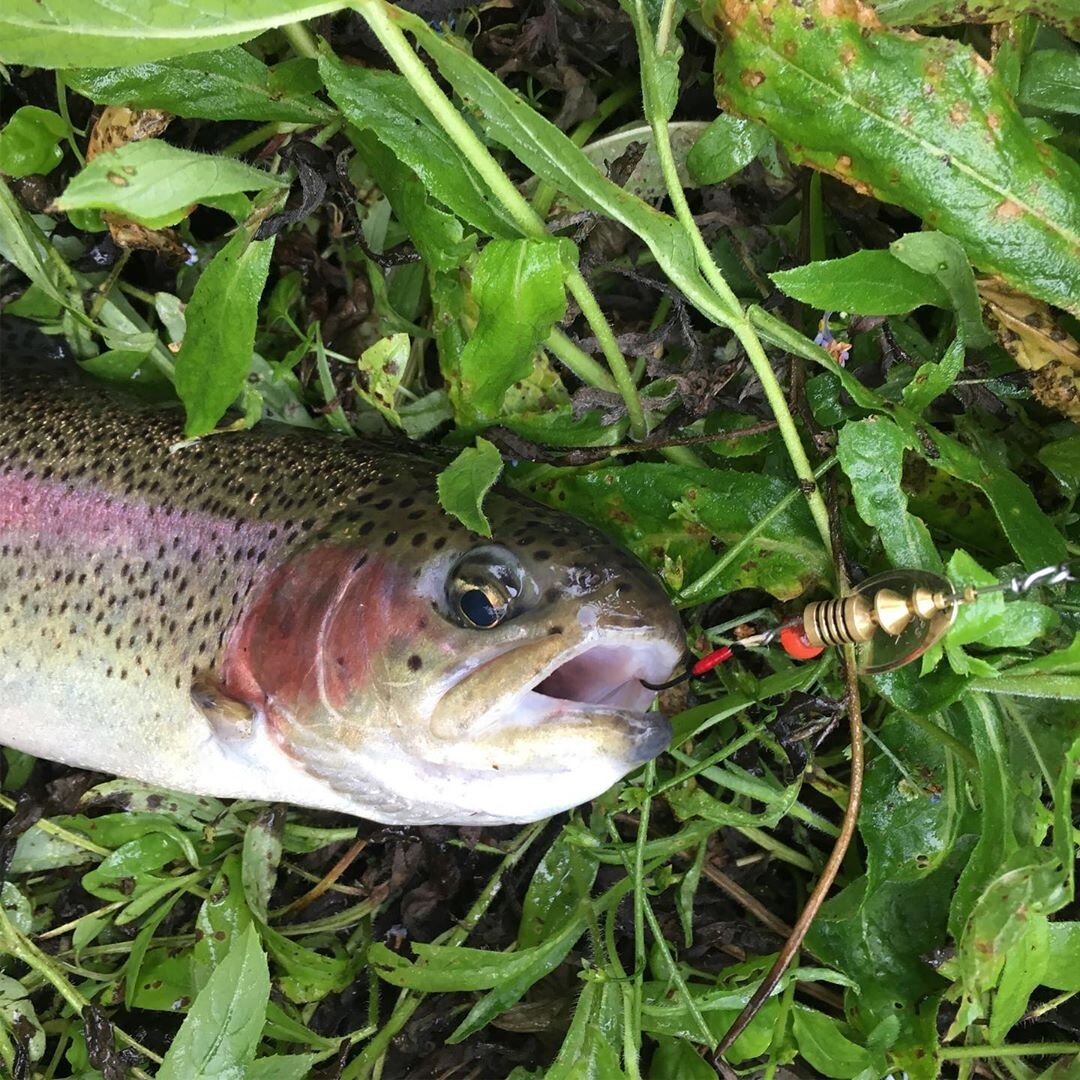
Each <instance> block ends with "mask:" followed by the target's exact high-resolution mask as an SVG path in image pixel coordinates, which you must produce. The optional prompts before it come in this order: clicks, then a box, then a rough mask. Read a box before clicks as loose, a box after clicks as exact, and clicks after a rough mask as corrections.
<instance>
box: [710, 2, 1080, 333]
mask: <svg viewBox="0 0 1080 1080" xmlns="http://www.w3.org/2000/svg"><path fill="white" fill-rule="evenodd" d="M708 11H709V12H710V13H711V18H712V19H713V20H714V21H715V22H716V23H717V24H718V25H719V26H720V27H721V28H722V30H723V32H724V34H725V35H726V38H727V40H726V42H725V44H724V45H723V47H722V50H721V52H720V55H719V57H718V60H717V68H716V76H717V85H716V89H717V97H718V100H719V102H720V105H721V107H722V108H723V109H724V110H725V111H728V110H734V111H737V112H739V113H742V114H744V115H746V116H749V117H750V118H752V119H755V120H758V121H760V122H761V123H764V124H766V125H767V126H768V127H769V130H770V131H771V132H772V133H773V134H774V135H775V136H777V138H779V139H780V140H781V141H782V142H783V143H784V146H785V148H786V149H787V151H788V153H789V154H790V155H791V156H792V157H793V159H794V160H796V161H798V162H801V163H806V164H808V165H812V166H814V167H815V168H818V169H821V170H823V171H825V172H828V173H831V174H833V175H834V176H837V177H839V178H840V179H841V180H844V181H845V182H846V183H849V184H851V185H852V186H853V187H854V188H855V189H856V190H857V191H860V192H862V193H864V194H867V195H873V196H874V197H876V198H878V199H880V200H882V201H884V202H892V203H899V204H900V205H901V206H904V207H906V208H907V209H908V210H911V211H912V212H914V213H916V214H918V215H919V216H920V217H922V218H923V220H924V221H925V222H926V223H927V224H928V225H929V226H931V227H933V228H935V229H940V230H941V231H942V232H944V233H947V234H949V235H950V236H953V237H955V238H956V239H957V240H959V241H960V242H961V244H963V246H964V249H965V251H966V252H967V254H968V257H969V258H970V259H971V261H972V262H973V263H974V264H975V265H976V266H977V267H979V268H980V269H982V270H985V271H990V272H993V273H997V274H1000V275H1001V276H1002V277H1004V278H1005V279H1006V280H1007V281H1008V282H1009V283H1010V284H1012V285H1014V286H1016V287H1018V288H1021V289H1023V290H1024V291H1026V292H1029V293H1030V294H1032V295H1034V296H1038V297H1040V298H1041V299H1043V300H1046V301H1048V302H1050V303H1053V304H1057V305H1058V306H1060V307H1064V308H1066V309H1067V310H1069V311H1072V312H1074V313H1080V300H1078V297H1080V201H1078V200H1077V199H1076V198H1075V196H1074V194H1073V193H1075V191H1076V190H1077V189H1078V187H1080V165H1078V164H1077V163H1076V162H1074V161H1073V160H1072V159H1071V158H1069V157H1067V156H1066V155H1065V154H1064V153H1062V152H1061V151H1059V150H1056V149H1054V148H1053V147H1051V146H1049V145H1047V144H1046V143H1043V142H1041V141H1040V140H1038V139H1037V138H1035V136H1033V135H1032V133H1031V132H1030V130H1029V129H1028V127H1027V125H1026V124H1025V123H1024V120H1023V117H1022V116H1021V115H1020V113H1019V112H1018V110H1017V108H1016V106H1015V104H1014V103H1013V101H1012V99H1011V98H1010V96H1009V95H1008V93H1007V92H1006V91H1005V89H1004V88H1003V86H1002V85H1001V83H1000V82H999V81H998V79H997V77H996V76H995V75H994V73H993V71H992V70H991V68H990V67H989V65H988V64H986V62H985V61H983V60H982V59H981V58H980V57H979V56H978V54H977V53H976V52H975V51H974V50H973V49H971V48H969V47H968V46H965V45H963V44H961V43H960V42H958V41H954V40H950V39H946V38H933V39H931V38H920V37H918V36H916V35H913V34H899V33H893V32H890V31H888V30H885V29H884V28H883V27H881V26H880V24H879V23H878V20H877V18H876V16H875V15H874V12H873V10H872V9H871V8H870V7H868V6H865V5H863V4H860V3H859V2H858V0H841V2H839V3H833V2H830V3H825V2H823V0H807V2H806V3H803V4H800V5H799V6H798V7H796V6H793V5H786V4H780V5H774V4H772V3H767V2H765V0H753V2H749V3H748V2H745V0H711V2H710V4H709V5H708Z"/></svg>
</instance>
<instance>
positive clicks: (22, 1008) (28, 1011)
mask: <svg viewBox="0 0 1080 1080" xmlns="http://www.w3.org/2000/svg"><path fill="white" fill-rule="evenodd" d="M5 1034H6V1035H9V1036H10V1035H14V1036H16V1037H17V1038H18V1040H19V1042H20V1043H21V1044H22V1045H24V1046H25V1047H26V1054H27V1057H29V1059H30V1061H31V1062H36V1061H40V1060H41V1058H42V1056H43V1055H44V1053H45V1032H44V1030H43V1029H42V1027H41V1022H40V1021H39V1020H38V1016H37V1011H36V1010H35V1008H34V1003H33V1002H32V1001H31V1000H30V991H29V990H27V989H26V987H24V986H23V984H22V983H21V982H19V981H17V980H16V979H13V978H11V977H10V976H8V975H0V1040H3V1037H4V1035H5Z"/></svg>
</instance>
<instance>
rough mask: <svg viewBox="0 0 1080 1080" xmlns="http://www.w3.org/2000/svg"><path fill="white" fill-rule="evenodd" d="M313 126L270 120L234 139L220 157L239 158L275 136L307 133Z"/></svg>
mask: <svg viewBox="0 0 1080 1080" xmlns="http://www.w3.org/2000/svg"><path fill="white" fill-rule="evenodd" d="M314 126H315V125H314V124H293V123H289V122H288V121H285V120H270V121H269V122H267V123H265V124H260V125H259V127H257V128H256V129H255V130H254V131H249V132H248V133H247V134H246V135H241V136H240V138H238V139H234V140H233V141H232V142H231V143H229V145H228V146H226V147H225V149H224V150H222V151H221V156H222V157H239V156H240V155H241V154H246V153H247V152H248V151H249V150H251V149H253V148H254V147H256V146H258V145H260V144H261V143H264V142H267V141H268V140H269V139H272V138H273V137H274V136H275V135H288V134H290V133H291V132H294V131H307V130H308V129H309V128H312V127H314Z"/></svg>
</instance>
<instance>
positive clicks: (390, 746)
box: [0, 359, 683, 824]
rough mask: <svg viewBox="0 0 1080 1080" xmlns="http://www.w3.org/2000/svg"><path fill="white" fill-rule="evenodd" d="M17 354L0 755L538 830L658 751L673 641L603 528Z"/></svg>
mask: <svg viewBox="0 0 1080 1080" xmlns="http://www.w3.org/2000/svg"><path fill="white" fill-rule="evenodd" d="M182 428H183V423H182V415H180V414H178V412H177V411H176V410H175V409H172V408H161V407H156V406H150V405H146V404H138V403H132V402H129V401H127V400H126V399H123V398H120V397H117V396H116V395H114V393H113V392H112V391H108V390H105V389H102V388H100V387H98V386H96V385H93V384H90V383H88V382H84V381H80V380H71V379H63V380H60V381H58V380H57V379H56V377H55V373H51V374H49V373H37V374H35V373H34V372H32V371H28V370H27V369H26V368H25V366H22V365H16V364H14V363H12V362H5V361H3V360H2V359H0V743H3V744H4V745H7V746H10V747H13V748H16V749H20V750H24V751H27V752H29V753H32V754H34V755H37V756H39V757H45V758H49V759H52V760H56V761H61V762H64V763H67V764H70V765H74V766H79V767H84V768H90V769H96V770H100V771H104V772H109V773H115V774H117V775H120V776H126V777H129V778H133V779H137V780H141V781H145V782H148V783H151V784H155V785H160V786H163V787H168V788H172V789H175V790H180V791H188V792H194V793H201V794H209V795H215V796H219V797H244V798H258V799H270V800H284V801H289V802H293V803H296V804H299V805H305V806H312V807H323V808H328V809H336V810H344V811H348V812H351V813H354V814H357V815H360V816H363V817H367V818H371V819H374V820H377V821H384V822H396V823H403V824H424V823H434V822H441V823H456V824H470V823H471V824H498V823H505V822H523V821H530V820H535V819H539V818H541V817H544V816H547V815H548V814H551V813H554V812H557V811H559V810H563V809H566V808H568V807H570V806H573V805H576V804H578V803H580V802H582V801H584V800H586V799H588V798H591V797H593V796H595V795H596V794H598V793H600V792H602V791H604V790H605V789H606V788H607V787H609V786H610V785H611V783H613V782H614V781H615V780H616V779H618V778H619V777H620V776H622V775H624V774H625V773H626V772H628V771H629V770H630V769H632V768H633V767H634V766H635V765H637V764H640V763H641V762H643V761H645V760H648V759H649V758H651V757H652V756H654V755H655V754H657V753H659V752H660V751H661V750H662V749H663V748H664V747H665V746H666V744H667V740H668V738H669V735H670V728H669V726H668V724H667V722H666V721H665V720H664V719H663V718H662V717H660V716H659V715H658V714H656V713H650V712H647V711H646V710H647V708H648V706H649V704H650V702H651V700H652V694H651V693H650V692H649V691H647V690H645V689H644V688H643V687H642V686H641V684H640V681H639V680H640V679H646V680H649V681H653V682H656V681H662V680H663V679H664V678H665V677H666V676H667V675H668V674H669V673H670V671H671V670H672V669H673V667H674V666H675V665H676V663H677V662H678V660H679V659H680V657H681V655H682V651H683V636H682V631H681V628H680V625H679V622H678V619H677V617H676V615H675V612H674V610H673V609H672V607H671V604H670V602H669V601H668V599H667V597H666V596H665V594H664V592H663V590H662V588H661V586H660V584H659V582H658V581H657V580H656V579H655V577H653V575H651V574H650V573H649V572H648V571H647V570H646V569H645V567H643V566H642V565H641V564H640V563H639V562H637V560H636V559H634V558H633V556H631V555H629V554H628V553H626V552H625V551H623V550H621V549H620V548H617V547H615V546H614V545H612V544H611V543H610V542H609V541H607V540H606V539H605V538H604V537H603V536H602V535H601V534H599V533H598V532H596V531H595V530H593V529H591V528H589V527H588V526H585V525H584V524H582V523H580V522H577V521H576V520H573V519H571V518H569V517H566V516H564V515H561V514H558V513H555V512H553V511H551V510H550V509H547V508H545V507H542V506H539V505H537V504H534V503H532V502H530V501H528V500H525V499H521V498H518V497H516V496H514V495H511V494H509V493H507V492H505V491H498V490H497V491H496V492H495V493H493V494H492V495H490V496H489V498H488V500H487V502H486V503H485V509H486V512H487V513H488V515H489V517H490V519H491V521H492V525H493V529H494V536H493V538H492V539H490V540H489V539H486V538H483V537H480V536H477V535H476V534H474V533H471V532H470V531H469V530H467V529H466V528H465V527H464V526H463V525H461V524H460V523H459V522H457V521H456V520H455V519H452V518H451V517H449V516H447V515H446V514H445V513H444V512H443V511H442V510H441V509H440V508H439V506H438V504H437V500H436V496H435V491H436V487H435V479H436V476H437V473H438V471H439V467H440V466H439V464H438V463H435V462H432V461H429V460H427V459H425V458H422V457H418V456H414V455H412V454H408V453H402V452H397V451H393V450H386V449H383V448H376V449H372V448H371V447H369V446H367V445H365V444H363V443H360V442H357V441H354V440H347V439H343V438H340V437H335V436H327V435H323V434H317V433H308V432H300V431H294V430H288V431H277V430H272V429H270V428H269V427H267V428H257V429H256V430H254V431H250V432H243V433H237V434H230V435H223V436H215V437H212V438H207V439H203V440H201V441H198V442H196V443H194V444H184V443H183V439H182Z"/></svg>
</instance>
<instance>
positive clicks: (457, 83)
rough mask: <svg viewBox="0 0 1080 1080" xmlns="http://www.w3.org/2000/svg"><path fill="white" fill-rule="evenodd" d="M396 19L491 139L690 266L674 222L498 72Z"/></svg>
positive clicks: (425, 29) (670, 259) (407, 19)
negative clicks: (600, 165)
mask: <svg viewBox="0 0 1080 1080" xmlns="http://www.w3.org/2000/svg"><path fill="white" fill-rule="evenodd" d="M399 19H400V21H401V23H402V25H403V26H406V27H407V28H408V29H409V30H410V31H411V32H412V33H413V34H415V35H416V38H417V40H418V41H419V42H420V43H421V45H422V46H423V48H424V50H425V52H427V53H428V54H429V55H430V56H431V58H432V59H433V60H434V61H435V63H436V65H437V66H438V68H439V70H440V71H441V72H442V74H443V76H444V77H445V78H446V79H447V81H448V82H450V84H451V85H452V86H453V87H454V89H455V90H457V92H458V93H459V94H460V95H461V96H462V98H463V99H464V101H465V103H466V105H467V106H468V108H469V110H470V112H471V113H472V115H473V116H474V118H475V119H476V121H477V122H478V123H479V124H480V125H481V127H482V128H483V130H484V131H485V132H486V133H487V134H488V135H489V136H490V137H491V138H492V139H494V140H495V141H496V142H498V143H500V144H501V145H503V146H505V147H506V148H507V149H508V150H510V151H511V152H512V153H513V154H514V155H515V156H516V157H517V158H518V160H519V161H521V162H522V163H523V164H525V165H526V166H527V167H528V168H530V169H531V170H532V171H533V172H534V173H535V174H536V175H537V176H539V177H541V178H542V179H544V180H546V181H548V183H550V184H552V185H554V186H555V187H556V188H558V189H559V190H560V191H562V192H565V193H566V194H567V195H568V196H569V197H570V198H571V199H573V200H574V201H575V202H577V203H578V204H579V205H580V206H582V207H585V208H587V209H592V210H596V211H598V212H602V213H607V214H608V215H609V216H611V217H613V218H614V219H615V220H616V221H621V222H622V223H623V224H625V225H626V226H628V227H629V228H631V229H632V230H633V231H634V232H636V233H637V234H638V236H640V237H641V238H642V239H643V240H644V241H645V242H646V243H647V244H648V245H649V248H650V249H651V250H652V251H653V253H654V254H655V255H656V257H657V259H658V260H659V261H660V263H661V265H662V266H666V265H670V264H673V263H677V264H678V265H679V266H680V267H687V268H689V267H692V266H693V265H694V255H693V249H692V246H691V244H690V238H689V237H688V236H687V235H686V232H685V231H684V230H683V228H682V226H680V225H679V223H678V222H677V221H675V220H674V219H673V218H671V217H669V216H668V215H666V214H662V213H660V212H659V211H657V210H655V209H654V208H653V207H652V206H650V205H649V204H648V203H645V202H643V201H642V200H641V199H639V198H637V197H636V196H634V195H632V194H630V193H629V192H627V191H624V190H623V189H622V188H620V187H619V186H618V185H617V184H614V183H612V182H611V181H610V180H608V179H607V178H606V177H604V176H602V175H601V174H600V172H599V171H598V170H597V169H596V167H595V166H594V165H593V164H592V162H590V161H589V159H588V157H586V156H585V154H584V153H583V152H582V151H581V150H580V149H578V147H576V146H575V145H574V144H573V143H572V142H571V141H570V139H569V138H568V137H567V136H566V135H564V134H563V133H562V132H561V131H559V129H558V128H557V127H555V126H554V125H553V124H552V123H550V121H548V120H546V119H544V117H542V116H541V115H540V114H539V113H538V112H536V111H535V110H533V109H530V108H529V107H528V106H527V105H526V104H525V103H524V101H523V100H522V99H521V98H520V97H519V96H518V95H517V94H515V93H514V92H513V91H512V90H510V89H509V88H508V87H506V86H504V85H503V83H502V81H501V80H500V79H499V78H498V76H496V75H493V74H492V73H491V72H489V71H487V70H486V69H485V68H484V67H482V66H481V65H480V64H478V63H477V62H476V61H475V60H474V59H473V58H472V57H471V56H468V55H466V54H465V53H464V52H462V51H460V50H459V49H457V48H455V47H454V46H453V45H451V44H450V43H448V42H447V41H445V40H443V39H442V38H441V37H439V35H438V34H436V33H435V32H434V31H433V30H432V29H431V28H430V27H429V26H428V25H427V24H426V23H425V22H424V21H423V20H422V19H420V18H418V17H417V16H415V15H411V14H408V13H404V12H402V13H400V14H399Z"/></svg>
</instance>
